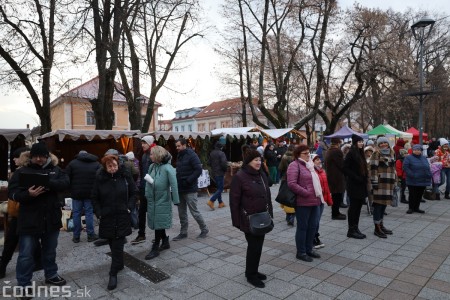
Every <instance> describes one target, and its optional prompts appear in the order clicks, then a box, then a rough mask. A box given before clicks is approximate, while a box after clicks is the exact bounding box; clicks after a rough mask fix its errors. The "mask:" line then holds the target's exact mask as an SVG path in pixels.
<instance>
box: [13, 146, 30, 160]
mask: <svg viewBox="0 0 450 300" xmlns="http://www.w3.org/2000/svg"><path fill="white" fill-rule="evenodd" d="M29 150H30V149H28V148H27V147H20V148H18V149H16V150H14V152H13V156H12V157H13V158H19V157H20V154H22V153H23V152H25V151H29Z"/></svg>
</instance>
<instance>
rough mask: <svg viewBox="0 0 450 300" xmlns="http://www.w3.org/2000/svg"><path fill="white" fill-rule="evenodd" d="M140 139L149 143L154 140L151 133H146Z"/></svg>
mask: <svg viewBox="0 0 450 300" xmlns="http://www.w3.org/2000/svg"><path fill="white" fill-rule="evenodd" d="M141 141H143V142H146V143H147V144H149V145H151V144H153V143H154V142H155V138H154V137H153V136H151V135H146V136H144V137H142V138H141Z"/></svg>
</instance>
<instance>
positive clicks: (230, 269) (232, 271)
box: [212, 264, 245, 278]
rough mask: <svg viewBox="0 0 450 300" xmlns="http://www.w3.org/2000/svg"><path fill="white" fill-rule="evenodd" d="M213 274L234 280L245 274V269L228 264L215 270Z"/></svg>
mask: <svg viewBox="0 0 450 300" xmlns="http://www.w3.org/2000/svg"><path fill="white" fill-rule="evenodd" d="M212 272H214V273H215V274H217V275H220V276H223V277H226V278H234V277H236V276H238V275H241V274H244V272H245V267H242V266H237V265H232V264H226V265H223V266H221V267H219V268H216V269H213V270H212Z"/></svg>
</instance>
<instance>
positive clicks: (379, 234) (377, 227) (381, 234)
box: [373, 224, 387, 239]
mask: <svg viewBox="0 0 450 300" xmlns="http://www.w3.org/2000/svg"><path fill="white" fill-rule="evenodd" d="M373 234H375V235H376V236H377V237H379V238H382V239H385V238H387V235H386V234H385V233H384V232H383V230H381V226H380V224H375V231H374V232H373Z"/></svg>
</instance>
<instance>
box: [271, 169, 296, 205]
mask: <svg viewBox="0 0 450 300" xmlns="http://www.w3.org/2000/svg"><path fill="white" fill-rule="evenodd" d="M298 176H300V167H299V169H298ZM275 201H277V202H278V203H280V204H283V205H284V206H288V207H295V206H296V204H297V195H296V194H295V193H294V192H293V191H291V189H290V188H289V187H288V184H287V175H286V179H283V180H281V183H280V189H279V190H278V195H277V197H276V198H275Z"/></svg>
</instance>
